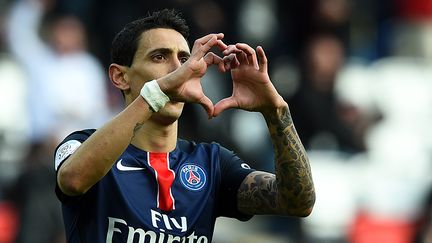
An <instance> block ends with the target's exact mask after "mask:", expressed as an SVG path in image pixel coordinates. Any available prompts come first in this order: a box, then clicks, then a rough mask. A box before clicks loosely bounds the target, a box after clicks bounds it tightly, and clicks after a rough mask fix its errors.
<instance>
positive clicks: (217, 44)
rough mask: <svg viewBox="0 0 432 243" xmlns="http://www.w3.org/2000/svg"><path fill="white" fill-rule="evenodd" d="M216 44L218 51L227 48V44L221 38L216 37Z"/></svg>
mask: <svg viewBox="0 0 432 243" xmlns="http://www.w3.org/2000/svg"><path fill="white" fill-rule="evenodd" d="M216 46H217V47H218V48H219V50H220V51H225V50H226V49H227V47H228V46H227V44H225V43H224V42H223V41H222V40H221V39H218V41H217V43H216Z"/></svg>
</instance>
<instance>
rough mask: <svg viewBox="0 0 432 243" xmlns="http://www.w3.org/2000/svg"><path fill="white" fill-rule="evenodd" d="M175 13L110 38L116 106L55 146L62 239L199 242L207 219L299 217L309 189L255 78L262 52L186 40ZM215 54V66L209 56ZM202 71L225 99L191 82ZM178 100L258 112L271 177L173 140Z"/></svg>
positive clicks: (301, 157)
mask: <svg viewBox="0 0 432 243" xmlns="http://www.w3.org/2000/svg"><path fill="white" fill-rule="evenodd" d="M187 33H188V27H187V26H186V24H185V21H184V20H183V19H182V18H181V17H179V15H178V13H176V12H175V11H172V10H162V11H159V12H155V13H153V14H151V15H149V16H148V17H146V18H143V19H140V20H136V21H134V22H132V23H130V24H128V25H126V26H125V28H124V29H123V30H122V31H121V32H120V33H119V34H118V35H117V36H116V37H115V39H114V41H113V46H112V64H111V65H110V67H109V76H110V78H111V80H112V83H113V85H114V86H115V87H117V88H118V89H120V90H121V91H122V93H123V96H124V99H125V103H126V108H125V109H124V110H123V111H122V112H121V113H119V114H118V115H117V116H116V117H114V118H113V119H112V120H110V121H108V122H107V123H106V124H105V125H104V126H102V127H101V128H99V129H97V130H83V131H77V132H74V133H72V134H71V135H69V136H68V137H67V138H66V139H65V140H64V141H63V142H62V143H61V144H60V145H59V146H58V147H57V149H56V152H55V169H56V171H57V189H56V193H57V196H58V198H59V199H60V201H61V202H62V209H63V215H64V223H65V228H66V234H67V240H68V242H201V243H204V242H211V239H212V234H213V229H214V224H215V220H216V218H217V217H219V216H225V217H233V218H237V219H239V220H248V219H250V218H251V217H252V216H253V215H255V214H272V215H291V216H300V217H305V216H307V215H309V214H310V213H311V210H312V207H313V205H314V201H315V191H314V185H313V181H312V176H311V170H310V165H309V161H308V157H307V154H306V152H305V150H304V148H303V145H302V144H301V142H300V140H299V138H298V136H297V133H296V131H295V128H294V125H293V122H292V119H291V115H290V112H289V108H288V104H287V103H286V102H285V101H284V100H283V98H282V97H281V96H280V95H279V94H278V92H277V91H276V89H275V88H274V86H273V84H272V83H271V81H270V79H269V76H268V73H267V58H266V56H265V54H264V50H263V49H262V48H261V47H258V48H257V49H256V51H255V50H254V49H253V48H251V47H250V46H248V45H246V44H236V45H229V46H227V45H226V44H225V43H224V42H223V41H222V38H223V34H221V33H220V34H209V35H206V36H204V37H202V38H200V39H197V40H196V41H195V43H194V45H193V47H192V51H190V49H189V46H188V43H187V41H186V38H187ZM212 47H217V48H219V49H220V50H221V51H222V54H223V57H219V56H217V55H215V54H214V53H212V52H209V50H210V48H212ZM210 65H217V66H218V69H219V71H221V72H226V71H230V72H231V77H232V81H233V94H232V96H231V97H229V98H226V99H223V100H221V101H220V102H218V103H217V104H216V105H213V104H212V102H211V101H210V99H208V98H207V97H206V96H205V94H204V93H203V90H202V87H201V83H200V81H201V78H202V77H203V75H204V74H205V72H206V70H207V68H208V67H209V66H210ZM184 102H193V103H199V104H201V105H202V106H203V107H204V108H205V110H206V112H207V114H208V116H209V117H215V116H217V115H219V114H220V113H221V112H223V111H224V110H226V109H229V108H238V109H243V110H248V111H255V112H260V113H262V114H263V116H264V117H265V120H266V123H267V126H268V129H269V131H270V134H271V139H272V142H273V144H274V152H275V158H276V159H275V174H271V173H268V172H263V171H255V170H253V169H251V168H250V167H249V166H248V165H247V164H246V163H245V162H244V161H242V160H241V159H240V158H239V157H238V156H237V155H235V154H234V153H233V152H231V151H229V150H228V149H226V148H224V147H222V146H221V145H219V144H217V143H211V144H207V143H194V142H190V141H185V140H181V139H179V138H178V137H177V122H178V118H179V117H180V114H181V112H182V108H183V104H184Z"/></svg>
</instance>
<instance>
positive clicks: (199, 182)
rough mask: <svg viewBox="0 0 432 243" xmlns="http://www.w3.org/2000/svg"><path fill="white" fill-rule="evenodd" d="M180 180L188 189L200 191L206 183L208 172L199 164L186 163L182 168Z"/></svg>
mask: <svg viewBox="0 0 432 243" xmlns="http://www.w3.org/2000/svg"><path fill="white" fill-rule="evenodd" d="M180 181H181V183H182V184H183V186H185V187H186V188H187V189H189V190H192V191H199V190H201V189H202V188H203V187H204V186H205V184H206V181H207V176H206V172H205V171H204V169H203V168H201V167H200V166H198V165H194V164H185V165H183V167H182V168H181V170H180Z"/></svg>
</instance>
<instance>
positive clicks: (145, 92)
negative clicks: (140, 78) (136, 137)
mask: <svg viewBox="0 0 432 243" xmlns="http://www.w3.org/2000/svg"><path fill="white" fill-rule="evenodd" d="M140 95H141V97H142V98H143V99H144V100H145V101H146V102H147V104H148V105H149V106H150V109H151V110H152V111H154V112H158V111H159V110H160V109H162V108H163V107H164V106H165V105H166V103H168V102H169V101H170V98H169V97H168V96H167V95H166V94H165V93H164V92H163V91H162V90H161V88H160V86H159V83H158V82H157V81H156V80H152V81H149V82H147V83H145V84H144V86H143V87H142V88H141V92H140Z"/></svg>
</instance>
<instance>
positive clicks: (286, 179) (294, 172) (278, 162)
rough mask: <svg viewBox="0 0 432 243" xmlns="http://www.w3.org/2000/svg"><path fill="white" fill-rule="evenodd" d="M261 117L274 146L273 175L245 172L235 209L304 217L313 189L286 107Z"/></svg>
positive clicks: (307, 213) (302, 151)
mask: <svg viewBox="0 0 432 243" xmlns="http://www.w3.org/2000/svg"><path fill="white" fill-rule="evenodd" d="M265 119H266V122H267V126H268V128H269V131H270V135H271V140H272V143H273V147H274V153H275V175H274V174H271V173H267V172H262V171H256V172H252V173H251V174H249V175H248V176H247V177H246V178H245V180H244V181H243V183H242V184H241V186H240V188H239V191H238V206H239V209H240V210H241V211H242V212H244V213H247V214H283V215H292V216H307V215H309V214H310V212H311V210H312V207H313V205H314V203H315V189H314V185H313V181H312V175H311V168H310V165H309V159H308V157H307V154H306V151H305V149H304V147H303V145H302V143H301V141H300V139H299V137H298V135H297V132H296V130H295V127H294V124H293V121H292V118H291V114H290V111H289V108H288V106H286V107H284V108H282V109H280V110H279V111H278V112H277V115H276V114H275V115H266V116H265Z"/></svg>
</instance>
